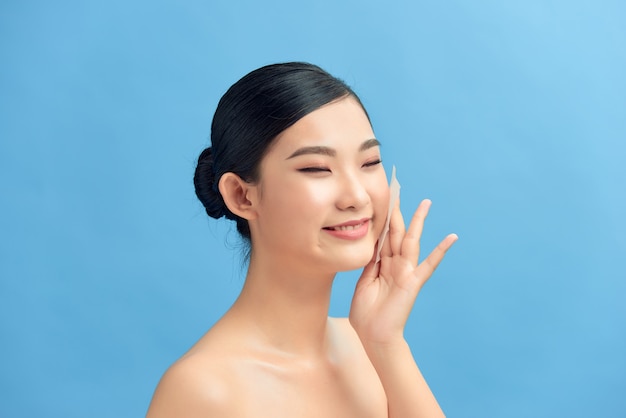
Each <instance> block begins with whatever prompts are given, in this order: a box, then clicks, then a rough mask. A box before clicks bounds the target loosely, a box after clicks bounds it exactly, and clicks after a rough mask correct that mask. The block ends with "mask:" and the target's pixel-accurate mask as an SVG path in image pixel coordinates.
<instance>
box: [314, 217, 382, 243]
mask: <svg viewBox="0 0 626 418" xmlns="http://www.w3.org/2000/svg"><path fill="white" fill-rule="evenodd" d="M370 221H371V218H363V219H355V220H351V221H348V222H344V223H341V224H337V225H332V226H327V227H324V228H322V229H323V230H324V231H325V232H327V233H328V234H330V235H332V236H333V237H335V238H340V239H345V240H357V239H361V238H363V237H365V236H366V235H367V233H368V232H369V227H370Z"/></svg>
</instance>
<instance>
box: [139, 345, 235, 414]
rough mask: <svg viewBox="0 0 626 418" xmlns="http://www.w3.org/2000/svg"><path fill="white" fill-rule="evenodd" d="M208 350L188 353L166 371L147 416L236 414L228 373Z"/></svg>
mask: <svg viewBox="0 0 626 418" xmlns="http://www.w3.org/2000/svg"><path fill="white" fill-rule="evenodd" d="M210 354H211V353H207V352H202V353H193V352H192V353H190V354H187V355H185V356H183V357H182V358H181V359H180V360H178V361H177V362H176V363H174V364H173V365H172V366H171V367H170V368H169V369H168V370H167V372H165V374H164V375H163V377H162V378H161V381H160V382H159V384H158V386H157V388H156V390H155V392H154V396H153V398H152V402H151V404H150V408H149V410H148V414H147V418H166V417H168V418H169V417H189V418H192V417H206V416H220V417H229V416H237V411H236V409H233V405H236V403H235V402H233V398H234V396H235V394H234V393H233V391H232V384H231V383H230V382H229V377H228V373H227V372H226V370H224V367H223V366H221V365H220V362H219V361H218V360H217V358H213V359H212V356H211V355H210Z"/></svg>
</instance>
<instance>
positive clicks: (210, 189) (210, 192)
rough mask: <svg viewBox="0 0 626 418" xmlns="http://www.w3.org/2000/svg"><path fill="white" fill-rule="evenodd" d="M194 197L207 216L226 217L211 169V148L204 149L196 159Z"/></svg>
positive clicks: (222, 201)
mask: <svg viewBox="0 0 626 418" xmlns="http://www.w3.org/2000/svg"><path fill="white" fill-rule="evenodd" d="M193 184H194V186H195V188H196V196H198V199H200V202H202V205H204V209H205V210H206V213H207V215H209V216H210V217H211V218H215V219H219V218H221V217H222V216H225V215H226V205H225V204H224V199H223V198H222V195H221V194H220V192H219V190H218V188H217V184H215V170H214V169H213V152H212V150H211V147H208V148H206V149H205V150H204V151H202V153H201V154H200V157H198V165H197V167H196V172H195V174H194V176H193Z"/></svg>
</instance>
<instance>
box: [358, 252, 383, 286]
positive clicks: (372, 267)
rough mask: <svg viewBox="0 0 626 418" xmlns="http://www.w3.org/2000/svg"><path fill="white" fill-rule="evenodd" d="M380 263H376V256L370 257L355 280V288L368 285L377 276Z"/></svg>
mask: <svg viewBox="0 0 626 418" xmlns="http://www.w3.org/2000/svg"><path fill="white" fill-rule="evenodd" d="M379 269H380V264H378V263H376V257H375V256H374V257H372V259H371V260H370V262H369V263H367V265H366V266H365V267H364V268H363V272H362V273H361V277H360V278H359V280H358V281H357V284H356V289H360V288H361V287H363V286H368V285H369V284H370V283H371V282H372V281H374V280H376V278H377V277H378V271H379Z"/></svg>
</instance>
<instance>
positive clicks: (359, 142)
mask: <svg viewBox="0 0 626 418" xmlns="http://www.w3.org/2000/svg"><path fill="white" fill-rule="evenodd" d="M373 139H374V133H373V132H372V129H371V126H370V123H369V121H368V119H367V117H366V115H365V113H364V112H363V110H362V109H361V107H360V106H359V105H358V103H357V102H356V101H355V100H354V99H352V98H345V99H341V100H338V101H335V102H333V103H330V104H328V105H326V106H324V107H322V108H320V109H318V110H316V111H314V112H312V113H310V114H309V115H307V116H305V117H304V118H302V119H301V120H299V121H298V122H297V123H296V124H294V125H293V126H291V127H290V128H288V129H287V130H285V131H284V132H283V133H282V134H281V135H279V137H278V138H277V139H276V141H275V142H274V144H273V145H272V146H271V147H270V150H269V151H268V153H267V154H266V156H265V157H264V159H263V161H262V162H261V167H260V172H261V176H260V180H259V181H258V182H257V183H247V182H244V181H243V180H241V179H240V178H239V177H238V176H236V175H235V174H233V173H226V174H225V175H223V176H222V178H221V179H220V183H219V188H220V192H221V193H222V196H223V197H224V201H225V203H226V204H227V206H228V208H229V209H230V210H231V211H232V212H233V213H235V214H237V215H238V216H240V217H242V218H245V219H247V220H248V223H249V225H250V230H251V235H252V253H251V256H250V265H249V270H248V274H247V276H246V281H245V284H244V287H243V289H242V292H241V294H240V296H239V298H238V299H237V300H236V301H235V303H234V304H233V306H232V307H231V308H230V309H229V310H228V312H227V313H226V314H225V315H224V316H223V317H222V318H221V319H220V320H219V321H218V322H217V323H216V324H215V325H214V326H213V327H212V328H211V329H210V330H209V331H208V332H207V333H206V334H205V335H204V336H203V337H202V338H201V339H200V340H199V341H198V342H197V343H196V344H195V345H194V346H193V347H192V348H191V349H190V350H189V351H188V352H187V353H186V354H185V355H184V356H183V357H182V358H181V359H179V360H178V361H177V362H176V363H174V364H173V365H172V366H171V367H170V368H169V370H168V371H167V372H166V373H165V375H164V376H163V378H162V379H161V381H160V383H159V385H158V387H157V389H156V391H155V394H154V397H153V400H152V403H151V405H150V408H149V410H148V414H147V416H148V418H164V417H177V418H179V417H238V418H239V417H246V418H247V417H277V418H278V417H290V418H292V417H302V418H306V417H355V418H356V417H359V418H368V417H372V418H374V417H377V418H378V417H380V418H382V417H394V418H410V417H441V416H444V415H443V412H442V411H441V409H440V407H439V405H438V404H437V401H436V400H435V397H434V396H433V394H432V392H431V391H430V389H429V388H428V385H427V384H426V381H425V380H424V378H423V377H422V375H421V373H420V371H419V369H418V367H417V365H416V363H415V361H414V359H413V356H412V354H411V351H410V349H409V347H408V344H407V343H406V340H405V339H404V336H403V330H404V326H405V324H406V321H407V318H408V316H409V314H410V312H411V308H412V306H413V304H414V302H415V298H416V297H417V294H418V293H419V290H420V289H421V287H422V286H423V285H424V283H425V282H426V281H427V280H428V279H429V278H430V276H431V275H432V273H433V271H434V270H435V268H436V267H437V265H438V264H439V263H440V262H441V260H442V259H443V257H444V254H445V252H446V251H447V250H448V249H449V248H450V247H451V245H452V244H453V243H454V241H455V240H456V235H454V234H452V235H449V236H448V237H446V238H445V239H444V240H443V241H442V242H441V243H440V244H439V245H438V246H437V248H436V249H435V250H434V251H433V252H432V253H431V254H430V255H429V256H428V257H427V258H426V259H425V260H424V261H422V262H421V263H419V264H418V258H419V252H420V248H419V241H420V236H421V233H422V228H423V225H424V220H425V218H426V215H427V214H428V210H429V207H430V201H428V200H425V201H424V202H422V203H421V204H420V206H419V207H418V209H417V211H416V212H415V215H414V216H413V219H412V221H411V223H410V225H409V228H408V230H407V229H406V228H405V225H404V221H403V219H402V215H401V213H400V209H399V205H396V207H395V208H394V210H393V212H392V216H391V222H390V230H389V236H388V237H387V239H386V240H385V242H384V245H383V250H382V256H381V260H380V262H379V263H374V249H375V245H376V242H377V240H378V238H379V235H380V233H381V231H382V229H383V226H384V223H385V218H386V216H387V204H388V199H389V187H388V185H387V179H386V176H385V172H384V169H383V167H382V164H381V163H380V147H379V146H378V144H377V142H376V141H373ZM346 222H347V223H349V224H350V225H351V226H350V227H349V228H345V227H344V228H339V227H338V226H339V225H345V224H346ZM346 229H348V230H350V231H349V232H346ZM362 266H365V268H364V270H363V274H362V276H361V278H360V279H359V281H358V283H357V287H356V290H355V294H354V298H353V300H352V307H351V310H350V317H349V319H348V318H329V317H328V308H329V305H330V293H331V288H332V282H333V280H334V277H335V274H336V273H337V272H338V271H345V270H350V269H355V268H360V267H362Z"/></svg>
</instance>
